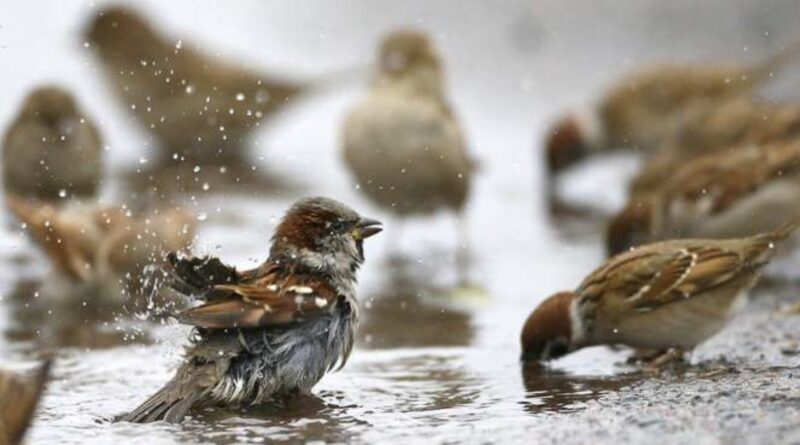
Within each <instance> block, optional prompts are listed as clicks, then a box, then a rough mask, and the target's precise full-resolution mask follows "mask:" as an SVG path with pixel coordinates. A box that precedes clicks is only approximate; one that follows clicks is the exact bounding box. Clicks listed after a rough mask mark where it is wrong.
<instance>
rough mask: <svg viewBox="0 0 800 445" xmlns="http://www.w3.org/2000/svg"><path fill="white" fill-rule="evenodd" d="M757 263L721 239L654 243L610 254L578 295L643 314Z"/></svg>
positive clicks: (711, 285) (723, 279)
mask: <svg viewBox="0 0 800 445" xmlns="http://www.w3.org/2000/svg"><path fill="white" fill-rule="evenodd" d="M759 265H761V264H756V263H752V262H751V261H750V260H749V258H748V255H745V254H744V252H742V251H741V250H740V249H738V248H730V249H728V248H725V247H724V246H721V245H720V243H715V244H712V245H709V246H704V245H701V244H694V243H680V242H672V243H658V244H653V245H649V246H646V247H643V248H640V249H637V250H634V251H632V252H629V253H626V254H623V255H619V256H617V257H615V258H613V259H612V260H611V261H610V262H609V263H608V264H607V265H606V266H605V267H603V268H601V269H599V270H598V271H596V272H595V273H594V274H592V275H590V276H589V278H587V280H586V281H584V283H583V284H582V285H581V288H580V289H579V291H578V294H579V295H580V298H581V299H585V300H593V301H595V302H596V303H597V304H600V305H605V306H609V307H611V306H613V307H615V312H617V313H623V312H628V311H635V312H645V311H650V310H653V309H656V308H658V307H660V306H663V305H666V304H670V303H674V302H678V301H683V300H685V299H687V298H692V297H694V296H697V295H700V294H702V293H703V292H705V291H708V290H710V289H713V288H715V287H718V286H721V285H723V284H725V283H728V282H730V281H731V280H733V279H735V278H737V277H739V276H741V273H742V272H743V270H752V268H753V267H757V266H759Z"/></svg>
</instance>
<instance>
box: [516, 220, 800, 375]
mask: <svg viewBox="0 0 800 445" xmlns="http://www.w3.org/2000/svg"><path fill="white" fill-rule="evenodd" d="M797 225H798V223H797V222H793V223H791V224H787V225H784V226H783V227H781V228H780V229H778V230H776V231H774V232H769V233H766V234H761V235H756V236H753V237H749V238H736V239H725V240H702V239H691V240H689V239H687V240H672V241H664V242H660V243H655V244H648V245H645V246H642V247H639V248H636V249H633V250H631V251H629V252H626V253H623V254H620V255H617V256H615V257H613V258H611V259H609V260H608V261H607V262H606V263H605V264H604V265H603V266H601V267H600V268H599V269H597V270H595V271H594V272H592V273H591V274H589V276H588V277H587V278H586V279H585V280H584V281H583V283H582V284H581V285H580V286H579V287H578V288H577V289H576V290H575V291H574V292H570V293H561V294H557V295H555V296H553V297H550V299H549V300H546V301H545V303H543V304H542V305H540V308H537V309H536V311H534V314H533V315H532V316H531V317H530V318H529V319H528V322H527V323H526V326H525V327H524V329H523V336H522V340H521V341H522V350H523V358H524V359H527V360H542V359H544V360H546V359H550V358H556V357H558V356H560V355H563V354H566V353H568V352H571V351H575V350H577V349H580V348H582V347H586V346H593V345H601V344H622V345H627V346H631V347H634V348H640V349H651V350H656V351H664V350H668V349H670V348H681V349H684V350H691V349H693V348H694V347H695V346H697V345H698V344H700V343H702V342H703V341H705V340H706V339H707V338H709V337H711V336H713V335H714V334H716V333H717V332H719V331H720V330H721V329H722V328H723V327H724V326H725V325H726V324H727V322H728V321H729V320H730V319H731V318H733V317H734V316H735V315H736V314H737V313H738V312H739V311H740V310H741V309H742V308H743V306H744V305H745V303H746V294H747V291H749V289H750V288H751V287H752V286H753V285H754V284H755V282H756V281H757V279H758V271H759V270H760V269H761V268H762V267H763V266H764V265H765V264H767V263H768V262H769V260H770V258H771V257H772V256H773V255H774V252H775V251H776V250H777V249H776V247H777V245H778V243H780V242H781V241H783V240H784V239H786V238H787V237H788V236H789V235H790V234H792V233H793V231H794V230H795V229H796V228H797ZM552 300H556V301H557V303H553V302H552ZM562 302H563V303H562ZM553 308H556V309H557V310H554V309H553ZM559 324H560V325H563V326H568V327H569V329H568V331H569V335H568V336H567V337H566V338H564V332H565V330H564V329H561V330H558V329H554V328H553V327H552V326H553V325H559ZM531 325H532V326H531ZM538 325H543V326H545V328H541V329H540V328H538Z"/></svg>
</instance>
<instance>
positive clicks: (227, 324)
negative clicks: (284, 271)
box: [179, 280, 337, 329]
mask: <svg viewBox="0 0 800 445" xmlns="http://www.w3.org/2000/svg"><path fill="white" fill-rule="evenodd" d="M295 283H297V284H295ZM214 289H215V292H218V293H219V292H221V293H224V294H225V296H224V297H217V298H216V299H215V300H214V301H212V302H209V303H207V304H204V305H202V306H198V307H196V308H192V309H188V310H186V311H184V312H182V313H181V314H180V317H179V318H180V320H181V322H182V323H185V324H189V325H192V326H197V327H202V328H208V329H226V328H257V327H267V326H278V325H284V324H288V323H292V322H296V321H299V320H301V319H304V318H308V317H313V316H315V315H318V314H321V313H323V312H327V311H328V310H329V306H330V305H332V304H333V303H334V302H335V301H336V298H337V293H336V292H335V291H334V290H333V289H331V288H330V287H328V286H327V285H324V284H321V283H314V284H312V283H307V282H306V283H303V282H301V281H300V280H282V281H280V282H269V283H265V282H263V281H261V282H259V281H257V282H255V283H253V284H223V285H217V286H215V287H214Z"/></svg>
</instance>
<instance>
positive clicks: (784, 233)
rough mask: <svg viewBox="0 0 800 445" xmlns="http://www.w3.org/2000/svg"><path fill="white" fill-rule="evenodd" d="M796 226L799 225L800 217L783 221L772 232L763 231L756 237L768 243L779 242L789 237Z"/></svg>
mask: <svg viewBox="0 0 800 445" xmlns="http://www.w3.org/2000/svg"><path fill="white" fill-rule="evenodd" d="M798 227H800V219H797V220H794V221H789V222H787V223H784V224H783V225H781V226H780V227H778V228H777V229H775V230H773V231H772V232H768V233H763V234H761V235H758V237H759V238H760V239H762V240H764V241H767V242H770V243H780V242H781V241H783V240H785V239H786V238H789V237H790V236H791V235H792V234H793V233H794V231H795V230H797V228H798Z"/></svg>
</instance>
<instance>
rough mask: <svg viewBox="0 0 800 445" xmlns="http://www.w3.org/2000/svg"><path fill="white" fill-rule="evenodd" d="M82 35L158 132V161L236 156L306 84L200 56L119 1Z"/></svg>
mask: <svg viewBox="0 0 800 445" xmlns="http://www.w3.org/2000/svg"><path fill="white" fill-rule="evenodd" d="M87 39H88V41H89V42H90V43H91V45H92V47H93V48H95V49H96V50H97V54H98V56H99V60H100V62H101V64H102V66H103V68H105V71H106V74H107V77H108V78H109V79H110V81H111V83H112V86H113V89H114V91H115V92H116V93H117V95H118V96H119V98H120V99H121V100H122V102H123V104H124V105H125V107H126V108H127V109H129V110H131V112H132V113H133V114H134V116H135V117H136V118H137V119H138V120H139V121H140V123H141V124H142V125H143V126H144V128H145V129H147V130H148V131H150V132H151V133H152V134H153V135H154V136H156V138H158V140H159V142H160V144H161V146H162V147H161V148H162V152H161V154H162V156H163V158H164V159H173V157H174V156H177V157H178V158H181V157H185V158H186V159H188V160H189V161H190V162H193V163H224V162H225V161H231V160H236V159H239V158H240V157H242V156H243V154H244V153H243V149H242V147H243V146H244V144H245V142H246V139H247V137H248V134H249V133H250V132H251V131H253V130H254V129H256V128H257V127H258V126H259V124H260V123H261V122H262V121H263V120H264V119H265V118H267V117H269V116H270V115H272V114H274V113H277V112H279V111H280V110H281V109H282V107H284V106H285V105H286V104H287V103H288V102H289V101H291V100H292V99H294V98H295V97H296V96H297V95H298V94H299V93H300V92H301V90H303V88H304V86H303V85H300V84H297V83H294V82H290V81H283V80H279V79H277V78H274V77H271V76H268V75H263V74H260V73H257V72H255V71H251V70H249V69H248V68H246V67H245V66H244V64H233V63H228V62H225V61H222V60H219V59H217V58H212V57H209V56H206V55H204V54H201V53H200V52H198V51H196V50H195V49H194V48H193V47H192V45H191V44H190V43H188V42H183V41H181V40H178V39H170V38H167V37H165V36H163V35H160V34H159V33H158V32H157V31H156V30H154V29H153V28H152V27H151V26H150V25H149V24H148V23H147V22H146V20H145V19H144V18H142V17H140V16H139V15H138V14H137V13H136V12H134V11H131V10H128V9H125V8H122V7H114V8H109V9H106V10H103V11H101V12H100V13H99V14H98V15H97V17H96V18H95V19H94V20H93V21H92V23H91V24H90V25H89V27H88V30H87Z"/></svg>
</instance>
